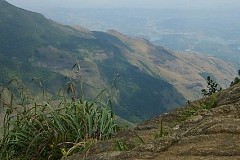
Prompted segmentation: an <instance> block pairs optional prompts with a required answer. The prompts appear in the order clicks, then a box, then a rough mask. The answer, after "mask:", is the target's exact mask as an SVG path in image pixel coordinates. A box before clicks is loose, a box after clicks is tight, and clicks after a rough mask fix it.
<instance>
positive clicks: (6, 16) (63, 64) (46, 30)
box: [0, 0, 185, 121]
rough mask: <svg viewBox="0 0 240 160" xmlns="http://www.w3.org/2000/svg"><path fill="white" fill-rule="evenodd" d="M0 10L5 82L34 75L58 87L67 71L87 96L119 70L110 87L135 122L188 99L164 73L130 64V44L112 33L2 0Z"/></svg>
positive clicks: (48, 86) (124, 113) (120, 110)
mask: <svg viewBox="0 0 240 160" xmlns="http://www.w3.org/2000/svg"><path fill="white" fill-rule="evenodd" d="M0 15H1V16H0V22H1V25H0V35H1V36H0V39H1V40H0V41H1V42H2V43H0V56H1V59H0V61H1V63H0V64H1V68H2V69H1V71H0V72H1V78H0V82H1V83H3V84H6V83H7V82H8V81H10V80H11V79H13V78H16V77H17V78H20V79H21V80H22V81H23V82H24V83H27V85H28V86H33V85H32V83H31V80H32V78H33V77H35V78H37V79H39V80H40V81H42V84H43V86H44V87H46V89H48V90H49V91H50V92H54V91H57V89H58V88H60V87H61V84H64V83H66V82H67V81H66V80H65V79H64V77H65V76H68V77H70V78H71V79H75V80H81V81H82V82H83V89H84V94H85V96H86V97H87V98H89V97H94V96H96V95H97V94H98V93H100V92H101V90H103V89H104V88H110V87H111V85H112V82H113V79H114V76H115V75H116V74H120V77H119V78H118V79H117V81H116V84H115V88H114V89H113V91H111V94H112V95H114V97H115V99H114V104H115V106H114V110H115V112H116V113H117V114H118V115H120V116H121V117H123V118H126V119H130V120H133V121H139V120H142V119H146V118H150V117H152V116H154V115H156V114H157V113H162V112H165V111H167V110H168V109H169V108H172V107H176V106H179V105H180V104H182V103H184V101H185V99H184V97H183V96H182V95H181V94H180V93H179V92H178V91H177V90H176V89H175V88H174V87H173V86H172V85H170V84H169V83H167V82H166V81H164V80H162V78H161V77H156V76H152V75H149V74H147V73H145V72H143V71H141V70H139V68H138V67H137V66H134V65H132V64H131V63H129V62H128V61H127V60H126V57H125V56H124V54H126V52H125V51H126V50H129V46H127V45H125V44H124V43H123V42H121V40H119V39H118V38H117V37H115V36H113V35H110V34H108V33H103V32H90V31H86V30H79V28H76V29H74V28H72V27H69V26H63V25H60V24H58V23H56V22H53V21H51V20H48V19H45V18H44V17H43V16H42V15H40V14H37V13H32V12H29V11H26V10H23V9H20V8H17V7H14V6H12V5H11V4H9V3H7V2H6V1H3V0H1V1H0ZM76 61H77V62H78V64H79V69H80V70H79V72H77V73H76V72H75V71H73V70H72V66H73V65H74V64H75V63H76ZM33 88H34V87H33ZM165 93H167V94H165ZM151 94H153V95H151ZM112 95H110V96H112Z"/></svg>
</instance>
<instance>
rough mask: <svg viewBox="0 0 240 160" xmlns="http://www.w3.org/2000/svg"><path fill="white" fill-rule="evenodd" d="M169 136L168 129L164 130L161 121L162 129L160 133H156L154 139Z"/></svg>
mask: <svg viewBox="0 0 240 160" xmlns="http://www.w3.org/2000/svg"><path fill="white" fill-rule="evenodd" d="M168 134H169V133H168V131H167V130H166V129H164V127H163V122H162V121H161V125H160V129H159V131H157V132H155V134H154V139H158V138H161V137H165V136H167V135H168Z"/></svg>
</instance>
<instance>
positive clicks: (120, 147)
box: [116, 139, 127, 151]
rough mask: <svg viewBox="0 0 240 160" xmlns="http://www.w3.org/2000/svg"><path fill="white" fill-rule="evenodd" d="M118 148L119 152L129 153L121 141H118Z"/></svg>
mask: <svg viewBox="0 0 240 160" xmlns="http://www.w3.org/2000/svg"><path fill="white" fill-rule="evenodd" d="M116 148H117V150H118V151H127V146H126V144H125V143H124V142H123V141H122V140H120V139H117V140H116Z"/></svg>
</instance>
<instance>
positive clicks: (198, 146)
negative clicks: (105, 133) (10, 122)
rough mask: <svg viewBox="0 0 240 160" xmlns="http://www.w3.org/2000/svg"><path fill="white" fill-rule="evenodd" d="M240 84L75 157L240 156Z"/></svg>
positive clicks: (224, 159)
mask: <svg viewBox="0 0 240 160" xmlns="http://www.w3.org/2000/svg"><path fill="white" fill-rule="evenodd" d="M239 124H240V84H237V85H235V86H233V87H231V88H229V89H226V90H224V91H222V92H220V93H218V94H216V95H213V96H211V97H207V98H203V99H202V100H199V101H196V102H191V103H190V104H188V105H186V106H185V107H184V108H182V109H178V110H174V111H172V112H170V113H166V114H164V115H160V116H158V117H155V118H154V119H152V120H150V121H146V122H145V123H142V124H140V125H138V126H137V127H135V128H134V129H132V130H127V131H123V132H122V133H119V134H118V135H116V136H115V137H114V138H113V139H111V140H108V141H105V142H99V143H97V144H96V145H95V146H93V147H92V148H90V150H89V151H88V152H87V153H85V154H76V155H73V156H71V157H68V158H66V160H74V159H87V160H90V159H106V160H107V159H109V160H110V159H119V160H120V159H164V160H168V159H169V160H170V159H171V160H172V159H177V160H192V159H208V160H210V159H211V160H212V159H214V160H218V159H219V160H220V159H221V160H227V159H240V125H239Z"/></svg>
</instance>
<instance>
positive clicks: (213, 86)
mask: <svg viewBox="0 0 240 160" xmlns="http://www.w3.org/2000/svg"><path fill="white" fill-rule="evenodd" d="M207 88H208V89H202V90H201V92H202V94H203V95H204V96H210V95H212V94H213V93H216V92H219V91H221V90H222V87H220V86H219V84H217V83H216V82H214V81H213V80H212V79H211V77H210V76H208V77H207Z"/></svg>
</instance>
